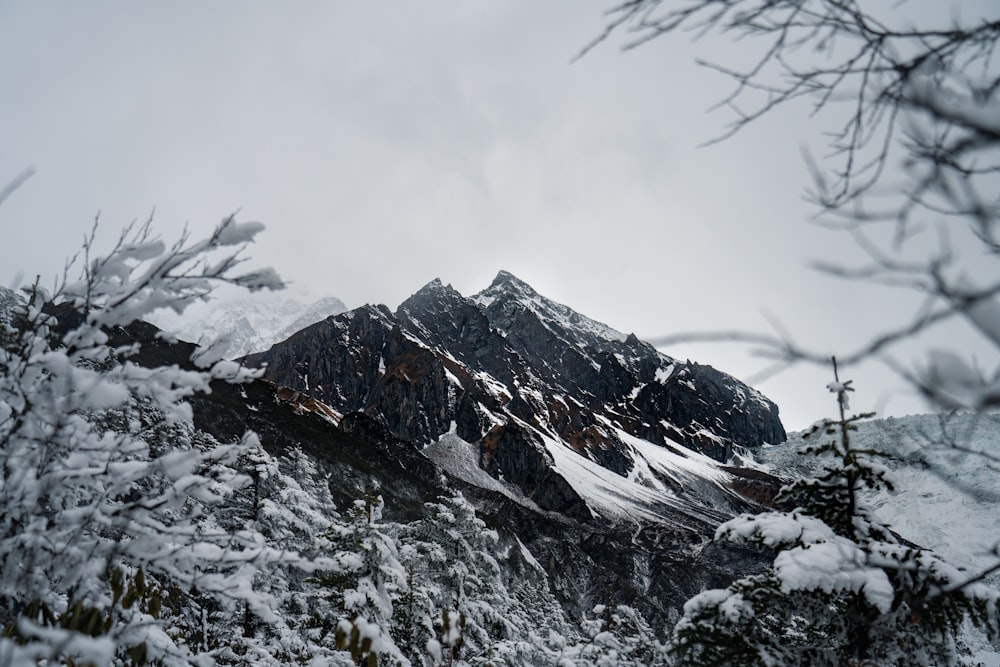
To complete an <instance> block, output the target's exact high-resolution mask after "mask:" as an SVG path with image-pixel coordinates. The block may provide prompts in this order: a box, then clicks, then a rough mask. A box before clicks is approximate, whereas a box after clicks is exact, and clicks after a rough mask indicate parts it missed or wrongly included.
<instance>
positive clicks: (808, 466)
mask: <svg viewBox="0 0 1000 667" xmlns="http://www.w3.org/2000/svg"><path fill="white" fill-rule="evenodd" d="M857 426H858V430H857V431H856V432H854V433H852V435H851V443H852V446H853V447H855V448H859V449H874V450H879V451H882V452H885V453H886V454H888V455H889V458H887V459H886V460H884V461H883V463H884V464H885V465H886V466H887V467H888V468H889V469H890V470H891V472H892V480H893V484H894V486H895V490H894V491H893V492H886V491H881V492H878V493H875V492H869V493H868V494H867V500H868V502H869V503H871V505H872V507H873V508H874V509H875V513H876V515H877V516H878V518H879V519H881V520H882V521H884V522H885V523H886V524H888V525H889V526H890V527H892V529H893V530H895V531H896V532H897V533H898V534H899V535H901V536H902V537H903V538H905V539H907V540H909V541H911V542H913V543H915V544H917V545H919V546H921V547H924V548H926V549H931V550H933V551H935V552H937V553H938V554H939V555H941V556H942V557H943V558H944V559H945V560H946V561H947V562H948V563H950V564H951V565H954V566H956V567H958V568H960V569H964V570H966V571H967V572H969V574H970V576H971V575H973V574H976V573H979V572H982V571H984V570H985V569H986V568H988V567H990V566H991V565H994V564H995V563H996V562H997V560H998V558H1000V523H998V521H997V513H998V507H1000V414H971V413H966V414H961V413H956V414H952V415H937V414H930V415H911V416H908V417H898V418H894V417H889V418H886V419H873V420H869V421H864V422H860V423H858V424H857ZM826 437H829V436H826ZM815 442H816V437H815V436H814V437H810V438H804V435H803V433H793V434H790V436H789V439H788V442H786V443H784V444H781V445H776V446H765V447H763V448H761V449H760V450H759V451H758V452H757V453H756V458H757V459H758V460H759V461H761V462H762V463H763V464H764V465H765V467H767V468H769V469H770V470H772V471H773V472H775V473H776V474H781V475H785V476H787V475H789V474H805V473H807V472H809V471H810V470H812V469H813V468H814V466H815V459H814V458H813V457H811V456H802V455H798V454H797V453H796V452H797V451H798V450H800V449H801V448H802V447H803V446H804V445H805V444H806V443H815ZM976 452H980V453H982V455H980V454H977V453H976ZM986 583H989V584H992V585H993V586H1000V573H993V574H992V575H991V576H989V577H988V578H987V579H986ZM964 640H965V641H966V643H967V644H968V645H969V646H970V647H972V649H973V652H974V654H975V657H974V659H973V660H974V661H973V663H971V664H980V665H985V666H989V667H1000V652H997V651H996V650H995V649H994V648H993V647H991V646H990V645H989V643H988V642H987V641H986V640H985V638H984V637H983V636H982V635H981V634H980V633H978V632H974V631H972V630H971V629H969V630H967V632H966V634H965V636H964Z"/></svg>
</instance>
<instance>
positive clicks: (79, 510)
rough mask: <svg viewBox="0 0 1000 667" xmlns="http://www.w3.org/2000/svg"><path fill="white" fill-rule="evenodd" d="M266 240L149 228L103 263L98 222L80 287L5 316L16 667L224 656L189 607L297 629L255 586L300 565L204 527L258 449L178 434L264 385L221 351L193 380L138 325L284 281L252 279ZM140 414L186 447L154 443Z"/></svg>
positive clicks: (10, 617)
mask: <svg viewBox="0 0 1000 667" xmlns="http://www.w3.org/2000/svg"><path fill="white" fill-rule="evenodd" d="M262 228H263V227H262V225H260V224H258V223H241V222H237V221H236V220H235V219H234V218H232V217H229V218H226V219H225V220H223V221H222V222H221V223H220V224H219V225H218V226H217V227H216V228H215V229H214V231H212V233H211V234H210V235H209V236H208V237H206V238H204V239H201V240H195V241H192V240H191V239H190V237H189V235H187V234H185V235H184V236H183V237H182V238H181V239H180V240H179V241H178V242H176V243H175V244H173V245H170V246H168V245H166V244H164V243H163V242H162V241H161V240H160V239H158V238H157V237H155V236H154V234H153V232H152V230H151V225H150V223H149V222H147V223H146V224H144V225H138V226H132V227H129V228H128V229H126V230H125V231H124V232H123V233H122V234H121V236H120V237H119V238H118V239H117V242H116V243H115V244H114V246H113V248H112V249H111V251H110V252H109V253H107V254H105V255H103V256H96V255H95V253H94V239H95V232H96V225H95V230H94V232H92V233H91V234H90V235H89V236H88V237H87V238H86V239H85V241H84V244H83V249H82V252H81V254H80V256H79V257H78V258H77V260H78V261H77V262H76V263H75V264H74V263H72V262H71V263H70V264H68V269H67V276H68V274H69V272H70V271H72V270H73V269H74V268H75V267H78V268H79V270H80V276H79V278H78V279H75V280H73V279H68V278H64V279H63V280H62V281H61V283H60V284H59V285H58V286H57V287H56V288H55V289H54V290H53V291H52V292H51V293H49V292H47V291H46V290H45V289H43V288H42V287H41V285H40V284H39V283H38V282H36V283H35V285H34V286H32V287H31V288H30V289H28V290H27V293H26V298H25V299H24V300H23V302H22V303H21V305H19V306H17V307H16V309H15V311H14V313H13V314H12V316H11V317H9V318H6V321H4V323H3V331H2V332H0V334H2V335H0V341H2V345H0V631H2V636H0V665H5V666H6V665H35V664H38V663H45V662H46V661H48V662H49V663H50V664H51V663H54V662H59V663H66V664H95V665H105V664H113V663H116V662H128V663H133V664H143V663H154V662H155V663H160V664H164V665H174V664H195V663H197V664H205V663H206V662H211V656H210V654H208V653H206V652H205V651H206V647H204V646H203V645H202V644H200V643H199V642H198V641H195V640H194V638H193V637H191V636H190V634H188V633H187V632H185V630H184V628H185V619H184V613H185V610H186V609H188V608H189V607H188V605H187V597H186V596H189V595H197V596H199V597H200V598H203V599H211V600H214V601H215V602H216V603H217V604H218V605H219V606H220V607H223V608H225V607H233V606H240V607H242V606H245V607H246V608H247V609H249V610H250V613H251V614H253V615H254V616H256V617H258V618H260V619H262V620H263V621H264V622H272V621H274V622H277V621H278V620H279V619H278V618H277V617H276V615H275V614H274V612H273V608H274V607H273V604H272V600H271V599H270V598H269V596H267V595H266V594H263V593H260V592H258V591H255V590H254V577H255V575H256V573H257V572H258V571H259V569H260V568H261V567H262V566H263V565H264V564H265V563H274V562H289V561H295V560H296V559H297V558H298V557H297V556H295V555H294V554H287V553H283V552H281V551H278V550H276V549H274V548H272V547H270V546H269V545H268V544H267V541H266V540H265V539H264V538H263V536H262V535H261V533H260V532H259V530H258V529H257V528H256V527H255V526H254V525H253V524H252V523H251V524H247V525H245V526H242V527H240V528H239V529H238V530H224V529H222V528H221V527H218V526H212V525H211V522H205V521H203V520H202V519H203V517H204V515H205V513H206V511H207V512H211V511H212V508H213V507H217V506H220V505H221V504H223V503H224V502H225V501H226V500H227V498H229V497H231V496H232V494H233V492H234V491H235V490H237V489H239V488H241V487H243V486H245V485H246V484H247V483H248V482H249V481H250V480H249V478H248V477H247V476H245V475H240V474H238V473H237V471H236V470H235V469H234V467H233V466H234V464H235V463H236V462H237V460H238V457H239V456H240V455H241V454H242V453H244V452H246V451H247V450H248V448H250V447H251V446H252V445H253V444H254V443H253V439H252V438H249V439H248V438H245V439H244V440H243V441H241V442H235V443H231V444H218V443H214V442H207V441H198V439H196V438H193V437H189V436H190V435H191V434H190V432H188V431H186V429H185V428H183V427H181V428H175V429H173V431H171V429H172V428H173V426H174V425H180V424H187V423H190V420H191V409H190V407H189V406H188V405H187V404H186V403H185V398H187V397H189V396H191V395H192V394H194V393H195V392H209V391H210V382H212V381H227V382H243V381H246V380H248V379H250V378H251V377H252V374H251V373H249V372H248V371H247V370H245V369H243V368H241V367H240V366H239V365H238V364H236V363H233V362H228V361H217V362H214V363H210V361H209V360H208V359H206V358H205V357H204V356H203V357H202V358H201V359H200V360H198V363H197V364H194V363H192V364H188V365H186V366H185V367H183V368H182V367H179V366H178V365H177V364H176V362H173V361H162V360H161V361H157V357H156V355H155V354H147V355H145V356H144V355H143V352H144V350H145V346H144V345H143V344H142V343H141V342H139V341H140V339H141V336H139V335H136V332H137V331H146V332H149V329H143V327H142V326H141V325H137V324H136V322H137V321H138V320H141V319H143V318H145V317H147V316H148V315H150V314H151V313H152V312H153V311H155V310H156V309H159V308H172V309H174V310H175V311H178V312H180V311H183V309H184V308H185V307H186V306H188V305H189V304H191V303H193V302H195V301H197V300H199V299H203V298H205V297H207V296H208V295H209V293H210V292H211V290H212V289H213V287H214V286H215V285H217V284H219V283H230V284H235V285H239V286H243V287H245V288H248V289H250V290H259V289H263V288H268V289H272V288H277V287H280V286H281V282H280V280H279V279H278V278H277V276H276V275H275V274H274V273H273V272H271V271H270V270H260V271H250V272H245V273H240V272H239V271H238V270H237V269H238V268H239V265H240V264H241V263H242V261H243V259H242V255H243V253H244V250H245V247H246V245H247V244H248V243H249V242H250V241H251V240H252V238H253V237H254V236H255V235H256V234H257V233H258V232H259V231H260V230H261V229H262ZM137 326H138V329H137V328H136V327H137ZM149 342H150V343H153V344H155V338H154V339H153V340H150V341H149ZM139 412H141V413H143V414H145V415H147V416H149V415H153V416H152V417H150V418H151V420H152V421H154V422H156V423H157V424H158V428H160V429H161V432H162V433H170V434H171V435H173V436H176V437H174V438H173V439H152V438H149V437H148V436H149V429H148V426H149V425H148V424H143V423H142V419H139V418H136V414H137V413H139ZM150 440H153V441H150ZM197 620H198V619H194V622H197ZM187 627H188V629H189V630H190V625H188V626H187Z"/></svg>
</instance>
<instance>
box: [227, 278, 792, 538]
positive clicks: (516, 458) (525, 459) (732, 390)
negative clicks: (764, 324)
mask: <svg viewBox="0 0 1000 667" xmlns="http://www.w3.org/2000/svg"><path fill="white" fill-rule="evenodd" d="M246 361H247V363H248V364H250V365H258V364H267V370H266V372H265V377H266V378H267V379H269V380H271V381H273V382H275V383H276V384H279V385H281V386H285V387H289V388H290V389H293V390H296V391H300V392H303V393H304V394H307V395H310V396H312V397H313V398H315V399H317V400H319V401H322V402H323V403H325V404H327V405H329V406H330V407H331V408H333V410H335V411H337V412H340V413H348V412H353V411H361V412H364V413H366V414H368V415H370V416H372V417H374V418H376V419H377V420H378V421H380V422H382V423H383V424H385V425H386V426H387V427H388V428H389V430H390V431H391V432H392V434H393V435H394V436H395V437H398V438H401V439H403V440H407V441H410V442H413V443H415V444H418V445H421V446H428V449H427V454H428V455H429V456H430V457H431V458H433V459H435V460H436V461H438V462H439V464H440V465H442V467H445V468H446V469H450V471H451V472H453V473H454V474H456V475H464V476H465V477H466V478H467V481H470V482H473V481H475V480H485V479H486V478H487V477H488V478H491V479H492V480H494V481H493V482H490V484H491V485H493V486H495V485H496V484H497V483H499V484H501V485H503V486H504V487H505V488H507V489H508V491H509V492H510V494H512V497H514V498H516V499H517V500H518V501H519V502H524V503H529V504H530V505H532V506H536V507H537V508H540V509H541V510H543V511H554V512H558V513H561V514H564V515H566V516H569V517H573V518H574V519H577V520H581V521H587V520H591V519H594V518H597V517H601V518H604V519H610V520H616V521H617V520H629V521H634V520H637V519H639V518H644V519H648V520H657V521H661V522H666V523H676V524H679V525H684V526H687V527H688V528H689V529H692V528H693V525H692V523H691V522H692V521H695V523H698V524H701V523H702V522H704V524H705V525H708V524H712V523H714V522H716V521H718V520H719V519H720V518H721V517H722V516H723V515H725V514H727V513H731V512H734V511H737V510H738V509H739V508H740V507H743V505H744V503H745V502H746V499H745V498H744V497H743V496H742V495H740V493H738V492H737V490H736V489H737V487H741V488H742V486H744V484H743V483H744V482H745V480H742V479H739V480H737V479H736V478H735V477H734V475H733V473H732V472H731V471H727V470H726V469H724V467H723V465H722V464H723V463H724V462H725V461H726V460H727V459H728V458H729V457H730V456H731V455H732V453H733V452H734V451H736V450H741V449H751V450H752V449H756V448H758V447H759V446H760V445H762V444H764V443H766V442H780V441H782V440H784V439H785V433H784V430H783V428H782V426H781V422H780V420H779V419H778V414H777V413H778V410H777V407H776V406H775V405H774V404H773V403H771V402H770V401H769V400H768V399H767V398H765V397H764V396H762V395H761V394H760V393H758V392H757V391H755V390H754V389H752V388H750V387H748V386H746V385H745V384H743V383H742V382H739V381H738V380H736V379H735V378H732V377H730V376H728V375H725V374H724V373H721V372H719V371H717V370H715V369H713V368H711V367H710V366H702V365H699V364H696V363H693V362H681V361H678V360H675V359H672V358H670V357H668V356H666V355H663V354H661V353H659V352H658V351H657V350H656V349H654V348H653V347H652V346H650V345H649V344H647V343H643V342H642V341H640V340H639V339H638V338H636V337H635V336H634V335H627V336H626V335H624V334H622V333H619V332H617V331H615V330H613V329H611V328H610V327H607V326H605V325H603V324H600V323H598V322H595V321H593V320H590V319H589V318H586V317H584V316H583V315H580V314H578V313H576V312H574V311H573V310H571V309H570V308H568V307H566V306H563V305H561V304H557V303H555V302H553V301H550V300H549V299H547V298H545V297H543V296H541V295H539V294H538V293H537V292H535V291H534V290H533V289H532V288H531V287H530V286H529V285H527V284H526V283H524V282H522V281H521V280H519V279H517V278H516V277H515V276H513V275H511V274H509V273H507V272H503V271H502V272H500V273H499V274H498V275H497V277H496V279H495V280H494V281H493V283H492V284H491V285H490V286H489V287H488V288H487V289H485V290H484V291H482V292H480V293H479V294H476V295H474V296H472V297H469V298H467V297H464V296H462V295H461V294H459V293H458V292H457V291H455V290H454V289H452V288H451V287H450V286H446V285H443V284H442V283H441V282H440V281H439V280H435V281H432V282H431V283H429V284H428V285H426V286H425V287H423V288H422V289H421V290H419V291H418V292H417V293H416V294H414V295H413V296H411V297H410V298H409V299H407V300H406V301H405V302H403V304H401V305H400V306H399V308H398V309H397V310H396V312H395V313H392V312H390V311H389V310H388V309H387V308H385V307H384V306H365V307H363V308H359V309H356V310H353V311H350V312H347V313H343V314H341V315H339V316H336V317H332V318H329V319H327V320H325V321H323V322H320V323H318V324H315V325H313V326H312V327H309V328H307V329H305V330H304V331H301V332H299V333H297V334H295V335H293V336H292V337H290V338H289V339H288V340H286V341H284V342H282V343H279V344H277V345H275V346H273V347H272V348H271V349H270V350H268V351H266V352H262V353H258V354H254V355H250V356H249V357H247V359H246ZM457 450H463V452H464V453H461V452H458V451H457ZM458 461H465V463H464V464H461V465H460V464H459V463H458Z"/></svg>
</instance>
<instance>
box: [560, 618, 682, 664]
mask: <svg viewBox="0 0 1000 667" xmlns="http://www.w3.org/2000/svg"><path fill="white" fill-rule="evenodd" d="M594 615H595V617H594V618H589V619H585V620H584V621H583V624H582V625H583V632H584V640H583V641H581V642H580V643H578V644H576V645H574V646H569V647H567V648H565V649H564V650H563V651H562V652H561V661H560V664H561V665H562V664H572V665H574V667H626V666H628V665H636V666H638V665H642V666H643V667H657V666H663V665H666V664H668V663H667V649H666V646H664V645H663V643H661V642H660V641H658V640H657V638H656V634H655V633H654V632H653V629H652V628H650V627H649V624H648V623H647V622H646V619H645V618H643V616H642V614H641V613H639V611H638V610H637V609H634V608H632V607H629V606H627V605H615V604H610V605H603V604H601V605H597V606H596V607H594Z"/></svg>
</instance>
